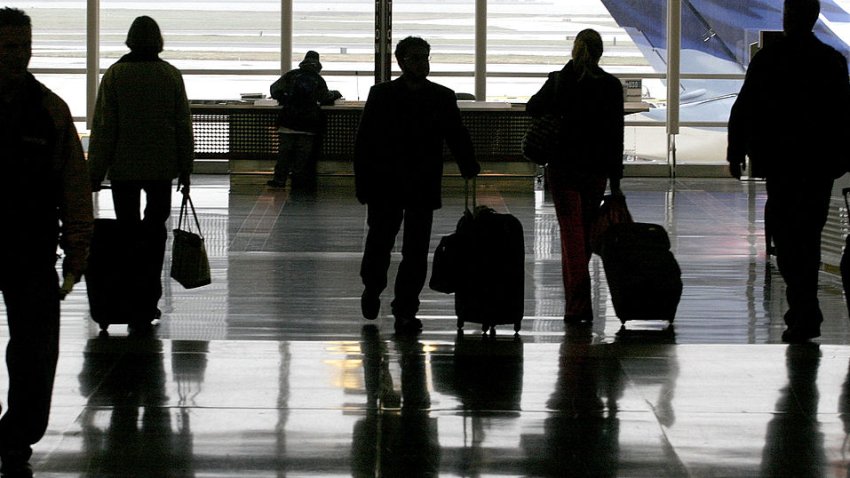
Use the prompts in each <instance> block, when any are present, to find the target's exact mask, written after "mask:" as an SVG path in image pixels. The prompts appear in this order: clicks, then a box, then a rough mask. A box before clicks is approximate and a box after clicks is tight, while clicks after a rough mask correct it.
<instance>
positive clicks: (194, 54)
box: [6, 0, 850, 164]
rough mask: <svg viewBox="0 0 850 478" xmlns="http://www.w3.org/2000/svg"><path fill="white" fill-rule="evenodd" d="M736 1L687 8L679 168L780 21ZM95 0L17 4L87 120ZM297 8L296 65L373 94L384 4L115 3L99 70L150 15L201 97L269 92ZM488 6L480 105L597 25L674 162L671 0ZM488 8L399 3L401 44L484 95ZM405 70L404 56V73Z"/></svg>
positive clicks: (609, 59)
mask: <svg viewBox="0 0 850 478" xmlns="http://www.w3.org/2000/svg"><path fill="white" fill-rule="evenodd" d="M733 3H734V2H732V3H729V2H718V1H700V2H686V3H683V4H682V6H681V7H682V13H681V14H682V26H681V38H682V43H681V47H682V50H681V56H680V58H681V61H680V63H681V73H682V78H681V81H680V91H679V93H680V95H681V109H680V115H679V117H680V120H681V121H682V126H683V129H684V128H693V129H692V130H686V131H682V133H681V134H680V141H679V143H678V160H679V163H680V164H683V163H687V162H688V161H703V159H698V160H694V159H693V158H695V157H696V156H695V155H698V154H700V152H704V151H709V150H711V149H710V148H705V147H704V144H705V141H706V136H705V135H706V134H707V135H709V136H711V137H712V138H715V139H716V138H722V136H723V134H724V125H725V121H726V119H727V118H728V110H729V107H731V104H732V102H734V98H735V95H736V94H737V91H738V90H739V88H740V82H741V81H742V79H743V73H744V72H745V71H746V66H747V64H748V63H749V59H750V57H751V55H752V51H753V50H752V47H751V45H752V44H753V43H754V42H757V41H758V38H759V33H760V32H761V31H763V30H777V29H779V28H781V11H780V9H777V8H775V6H771V5H768V4H767V3H768V2H749V3H747V2H744V3H740V2H738V3H734V5H733ZM739 3H740V5H739ZM87 4H88V1H86V0H69V1H63V2H55V1H51V0H35V1H26V2H24V1H9V2H7V3H6V5H8V6H10V7H16V8H21V9H24V10H25V11H26V12H27V13H28V14H29V15H30V16H31V17H32V18H33V24H34V25H33V26H34V29H33V34H34V38H33V40H34V41H33V49H34V51H33V59H32V62H31V69H32V70H33V71H34V73H35V74H36V76H37V77H38V78H39V79H40V80H41V81H43V82H44V83H45V84H46V85H47V86H48V87H50V88H51V89H53V90H54V91H56V92H57V93H58V94H59V95H60V96H62V97H63V98H64V99H65V100H66V101H67V102H68V104H69V105H70V106H71V110H72V113H73V114H74V116H75V117H77V118H84V117H85V115H86V102H87V98H86V93H85V92H86V67H87V63H86V54H87V52H86V49H87V46H86V31H87V23H86V22H87V15H86V8H87ZM290 4H291V8H292V19H293V21H292V26H291V35H292V41H291V45H289V46H288V47H287V46H284V48H288V49H291V60H292V62H291V66H290V67H296V66H297V65H298V63H299V62H300V61H301V60H302V59H303V56H304V53H305V52H306V51H307V50H316V51H318V52H319V53H320V54H321V56H322V63H323V66H324V71H323V74H324V76H325V79H326V80H327V82H328V85H329V87H330V88H332V89H337V90H339V91H341V92H342V93H343V95H344V96H345V97H346V99H349V100H355V101H356V100H361V101H362V100H365V99H366V96H367V95H368V91H369V88H370V87H371V85H372V84H373V83H374V77H375V53H374V50H375V40H374V39H375V10H374V9H375V0H338V1H333V2H332V1H329V0H328V1H325V0H321V1H314V0H256V1H252V2H232V1H230V0H178V1H176V2H168V1H162V0H157V1H153V0H148V1H145V0H140V1H131V0H102V1H101V3H100V30H99V35H100V44H99V47H100V67H101V69H105V68H107V67H108V66H109V65H111V64H112V63H113V62H114V61H116V60H117V59H118V58H119V57H120V55H122V54H123V53H125V52H126V51H127V49H126V46H125V45H124V40H125V38H126V34H127V29H128V28H129V26H130V24H131V22H132V20H133V18H135V17H136V16H139V15H150V16H151V17H153V18H154V19H156V20H157V22H158V23H159V24H160V26H161V28H162V30H163V34H164V37H165V52H164V53H163V58H164V59H166V60H167V61H169V62H171V63H173V64H174V65H175V66H177V67H178V68H180V69H181V70H183V71H184V78H185V81H186V85H187V91H188V93H189V96H190V99H193V100H206V99H238V98H239V97H240V95H241V94H242V93H261V94H268V87H269V85H270V84H271V83H272V82H273V81H274V80H275V79H276V78H277V77H278V76H279V74H280V70H281V68H282V66H281V58H282V57H281V44H282V40H281V38H282V35H283V34H284V32H283V31H282V28H281V11H282V8H283V6H284V5H290ZM841 5H844V2H842V3H841ZM841 8H843V7H841ZM486 10H487V12H486V24H487V29H486V31H487V38H486V52H487V53H486V56H487V58H486V68H485V69H486V82H485V83H484V84H485V85H486V86H485V93H486V97H485V98H477V99H478V100H487V101H506V102H516V103H522V102H525V101H526V100H527V99H528V97H530V96H531V95H532V94H534V93H535V92H536V91H537V90H538V89H539V87H540V86H541V85H542V83H543V81H545V76H546V74H547V73H548V72H550V71H553V70H557V69H559V68H560V67H561V66H562V65H563V64H564V62H565V61H566V60H567V58H568V57H569V51H570V49H571V47H572V38H574V36H575V34H576V33H577V32H578V31H580V30H581V29H583V28H594V29H597V30H598V31H599V32H600V33H601V34H602V36H603V40H604V42H605V49H606V51H605V55H604V57H603V59H602V64H603V67H604V68H605V69H606V70H608V71H610V72H611V73H614V74H615V75H617V76H618V77H620V78H640V79H641V80H642V84H641V89H640V94H641V96H642V98H643V99H644V100H645V101H648V102H651V103H652V104H653V105H654V106H655V108H653V109H652V110H651V111H650V112H649V113H648V114H636V115H630V116H629V117H628V118H627V124H629V127H628V128H627V139H628V143H629V144H627V149H628V150H629V154H630V155H631V156H633V157H634V158H648V159H650V160H652V161H656V162H662V161H665V160H666V158H665V157H664V156H665V154H664V153H665V149H666V148H667V146H668V143H667V141H665V140H664V138H663V135H664V133H663V128H659V126H663V125H664V124H665V121H666V119H667V114H666V106H667V105H666V93H667V89H666V88H667V86H666V81H664V79H665V77H666V58H667V51H666V49H667V31H666V15H667V2H666V1H662V2H635V1H625V0H582V1H578V2H573V1H555V0H487V2H486ZM842 11H843V10H842ZM840 13H841V12H838V11H835V12H833V11H832V10H827V11H824V12H822V22H823V24H819V25H818V27H817V29H816V34H817V35H818V36H819V37H820V38H821V39H822V40H824V41H826V42H827V43H830V44H833V45H834V46H837V47H838V48H839V49H840V50H841V51H842V52H844V53H845V55H847V54H848V53H850V52H848V51H846V50H847V49H848V47H846V46H845V45H844V43H842V42H841V41H839V39H838V36H839V35H838V34H836V33H833V32H831V31H829V30H828V29H826V27H825V26H824V25H826V24H830V25H832V24H834V23H835V22H837V21H839V20H840V18H839V17H840V15H839V14H840ZM476 15H477V12H476V0H427V1H425V0H393V2H392V20H393V23H392V29H391V31H392V46H393V47H394V46H395V44H396V43H397V42H398V40H400V39H401V38H403V37H404V36H407V35H418V36H422V37H423V38H425V39H427V40H428V41H429V42H430V43H431V45H432V49H433V51H432V62H431V66H432V73H431V78H432V79H433V80H434V81H437V82H440V83H442V84H445V85H446V86H449V87H451V88H453V89H454V90H455V91H457V92H461V93H472V94H474V93H475V88H476V78H475V71H476V64H475V52H476V38H475V34H476ZM834 15H838V16H836V17H835V18H832V16H834ZM824 19H825V20H824ZM827 20H828V21H827ZM830 22H831V23H830ZM286 66H288V65H284V66H283V69H286ZM398 74H399V72H398V66H397V65H396V63H395V61H394V59H393V60H392V76H393V77H396V76H397V75H398ZM709 128H714V129H709ZM649 131H653V132H652V133H648V132H649ZM706 132H707V133H706ZM655 136H659V138H658V139H655ZM649 137H652V138H653V139H651V140H649V139H648V138H649ZM712 141H713V139H712ZM647 144H651V145H652V146H651V147H648V146H646V145H647ZM691 149H692V150H693V151H691ZM717 151H720V149H717ZM710 156H711V158H708V161H711V162H716V163H719V162H722V157H720V156H722V154H720V153H710Z"/></svg>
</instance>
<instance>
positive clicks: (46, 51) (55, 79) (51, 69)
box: [3, 1, 86, 117]
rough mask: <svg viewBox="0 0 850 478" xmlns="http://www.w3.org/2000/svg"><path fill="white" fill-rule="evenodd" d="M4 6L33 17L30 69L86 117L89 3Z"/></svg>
mask: <svg viewBox="0 0 850 478" xmlns="http://www.w3.org/2000/svg"><path fill="white" fill-rule="evenodd" d="M3 6H7V7H11V8H20V9H21V10H24V11H25V12H26V13H27V15H29V16H30V18H31V19H32V24H33V47H32V48H33V55H32V60H31V61H30V69H31V70H32V71H34V72H36V76H37V77H38V79H39V81H41V82H42V83H44V84H45V85H47V87H48V88H50V89H51V90H53V91H54V92H55V93H56V94H58V95H59V96H60V97H62V99H64V100H65V102H67V103H68V105H69V107H70V108H71V113H72V114H73V115H74V116H79V117H83V116H85V114H86V98H85V91H86V87H85V81H86V76H85V68H86V10H85V2H15V1H13V2H5V4H4V5H3ZM62 70H64V71H62Z"/></svg>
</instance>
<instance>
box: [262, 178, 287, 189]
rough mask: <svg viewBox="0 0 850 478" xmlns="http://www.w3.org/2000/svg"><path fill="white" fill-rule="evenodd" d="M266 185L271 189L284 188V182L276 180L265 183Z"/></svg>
mask: <svg viewBox="0 0 850 478" xmlns="http://www.w3.org/2000/svg"><path fill="white" fill-rule="evenodd" d="M266 184H267V185H268V186H271V187H273V188H285V187H286V181H279V180H277V179H271V180H269V181H266Z"/></svg>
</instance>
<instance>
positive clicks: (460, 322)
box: [457, 319, 463, 330]
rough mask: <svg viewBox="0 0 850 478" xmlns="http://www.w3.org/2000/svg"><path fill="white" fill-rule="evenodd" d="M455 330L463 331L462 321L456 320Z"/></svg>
mask: <svg viewBox="0 0 850 478" xmlns="http://www.w3.org/2000/svg"><path fill="white" fill-rule="evenodd" d="M457 329H458V330H463V319H457Z"/></svg>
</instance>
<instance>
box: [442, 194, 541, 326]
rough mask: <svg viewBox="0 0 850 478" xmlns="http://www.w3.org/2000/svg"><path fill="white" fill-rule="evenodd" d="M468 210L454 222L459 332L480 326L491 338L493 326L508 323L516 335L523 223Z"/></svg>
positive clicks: (478, 208) (522, 271)
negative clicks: (469, 324) (456, 222)
mask: <svg viewBox="0 0 850 478" xmlns="http://www.w3.org/2000/svg"><path fill="white" fill-rule="evenodd" d="M472 189H473V193H472V196H473V200H472V202H473V208H472V209H471V210H470V209H469V207H468V203H469V181H467V185H466V198H467V207H466V210H465V211H464V214H463V217H461V219H460V221H458V225H457V229H456V231H455V234H454V235H455V239H454V241H453V243H454V244H453V247H454V248H455V249H456V252H455V253H453V254H451V255H452V256H453V258H454V261H456V263H455V264H454V267H452V273H453V274H456V275H457V279H458V280H456V281H455V287H454V288H455V313H456V314H457V327H458V329H463V326H464V324H465V323H466V322H474V323H479V324H481V330H482V331H484V332H486V331H488V330H489V331H490V333H491V334H495V327H496V326H497V325H503V324H512V325H513V326H514V331H515V332H519V330H520V328H521V322H522V317H523V309H524V305H525V239H524V236H523V230H522V223H520V221H519V219H517V218H516V217H515V216H513V215H511V214H504V213H497V212H496V211H494V210H493V209H491V208H489V207H486V206H476V205H475V191H474V190H475V183H474V181H473V187H472Z"/></svg>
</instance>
